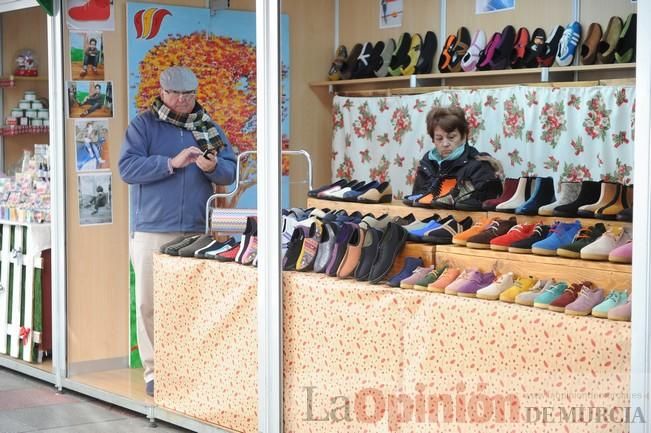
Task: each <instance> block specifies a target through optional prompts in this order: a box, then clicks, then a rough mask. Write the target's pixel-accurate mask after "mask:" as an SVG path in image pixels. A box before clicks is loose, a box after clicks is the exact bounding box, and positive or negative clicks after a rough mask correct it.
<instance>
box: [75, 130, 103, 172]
mask: <svg viewBox="0 0 651 433" xmlns="http://www.w3.org/2000/svg"><path fill="white" fill-rule="evenodd" d="M107 140H108V120H76V121H75V143H76V156H77V171H88V170H101V169H107V168H110V166H109V158H108V155H109V144H108V141H107Z"/></svg>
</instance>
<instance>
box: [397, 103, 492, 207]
mask: <svg viewBox="0 0 651 433" xmlns="http://www.w3.org/2000/svg"><path fill="white" fill-rule="evenodd" d="M468 131H469V129H468V122H467V121H466V116H465V113H464V111H463V109H461V108H458V107H435V108H433V109H432V110H431V111H430V112H429V113H428V114H427V133H428V134H429V136H430V137H432V141H433V142H434V148H433V149H432V150H430V151H429V152H427V153H426V154H425V155H424V156H423V158H422V159H421V161H420V164H419V166H418V169H417V170H416V178H415V180H414V188H413V192H412V195H411V196H409V197H407V199H406V202H407V204H411V205H413V206H420V207H441V208H453V207H454V208H458V209H463V210H481V202H482V201H484V200H488V199H490V198H495V197H497V196H499V195H500V194H501V192H502V184H501V182H500V177H503V169H502V164H500V162H499V161H498V160H496V159H495V158H493V157H491V156H490V155H489V154H488V153H483V152H479V151H478V150H477V149H476V148H475V147H473V146H471V145H470V144H468V143H467V141H466V139H467V138H468Z"/></svg>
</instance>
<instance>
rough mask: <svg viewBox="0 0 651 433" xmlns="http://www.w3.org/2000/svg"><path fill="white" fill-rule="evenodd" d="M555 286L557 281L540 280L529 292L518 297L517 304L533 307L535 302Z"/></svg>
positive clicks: (516, 298)
mask: <svg viewBox="0 0 651 433" xmlns="http://www.w3.org/2000/svg"><path fill="white" fill-rule="evenodd" d="M554 284H556V281H554V280H538V281H537V282H536V284H534V285H533V286H531V288H530V289H529V290H527V291H526V292H522V293H519V294H518V295H516V297H515V303H516V304H519V305H526V306H527V307H533V301H534V300H535V299H536V298H537V297H538V296H539V295H541V294H542V293H543V292H544V291H545V290H547V289H549V288H550V287H552V286H553V285H554Z"/></svg>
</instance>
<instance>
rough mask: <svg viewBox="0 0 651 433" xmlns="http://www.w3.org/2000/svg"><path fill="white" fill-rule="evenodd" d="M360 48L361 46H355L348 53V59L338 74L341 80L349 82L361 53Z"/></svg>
mask: <svg viewBox="0 0 651 433" xmlns="http://www.w3.org/2000/svg"><path fill="white" fill-rule="evenodd" d="M362 48H363V46H362V44H355V46H354V47H353V49H352V50H350V52H349V53H348V59H346V64H345V65H344V68H343V69H342V70H341V73H340V75H341V79H342V80H350V77H351V76H352V75H353V70H354V69H355V65H356V64H357V58H358V57H359V55H360V53H361V52H362Z"/></svg>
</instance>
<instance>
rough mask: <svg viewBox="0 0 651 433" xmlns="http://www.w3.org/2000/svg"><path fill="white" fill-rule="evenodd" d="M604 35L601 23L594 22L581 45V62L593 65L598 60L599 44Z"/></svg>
mask: <svg viewBox="0 0 651 433" xmlns="http://www.w3.org/2000/svg"><path fill="white" fill-rule="evenodd" d="M602 36H603V31H602V30H601V24H599V23H592V24H590V27H589V28H588V35H587V36H586V37H585V40H584V41H583V45H581V63H582V64H584V65H593V64H594V62H595V61H596V60H597V46H598V45H599V41H600V40H601V37H602Z"/></svg>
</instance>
